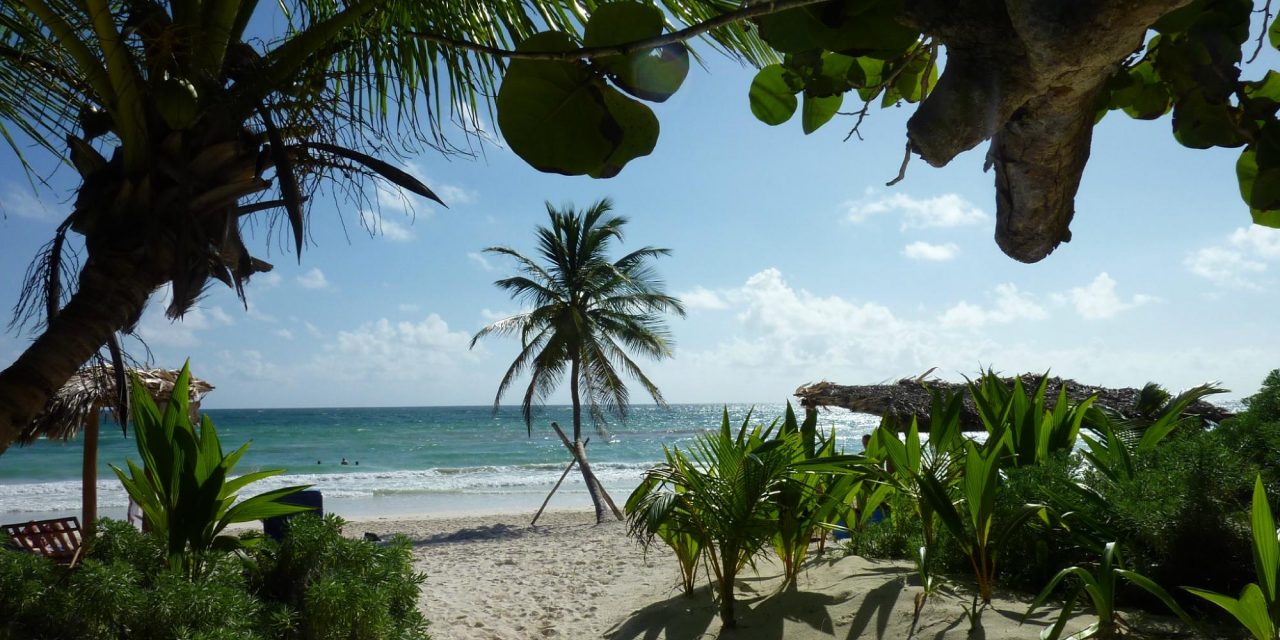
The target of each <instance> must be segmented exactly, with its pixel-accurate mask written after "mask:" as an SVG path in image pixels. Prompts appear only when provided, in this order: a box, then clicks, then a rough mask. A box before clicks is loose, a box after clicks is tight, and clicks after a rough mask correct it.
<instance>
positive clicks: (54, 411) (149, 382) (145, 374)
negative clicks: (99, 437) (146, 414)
mask: <svg viewBox="0 0 1280 640" xmlns="http://www.w3.org/2000/svg"><path fill="white" fill-rule="evenodd" d="M130 371H131V372H133V373H135V374H137V376H138V378H139V379H140V380H141V381H142V384H143V386H145V387H146V388H147V390H148V391H150V392H151V398H152V399H153V400H155V401H156V402H157V404H158V403H161V402H168V400H169V396H170V394H172V393H173V382H174V380H176V379H177V378H178V374H179V373H181V372H180V371H179V370H177V369H130ZM213 388H214V387H213V385H211V384H209V383H208V382H205V381H204V380H201V379H199V378H196V377H194V376H192V378H191V384H190V386H189V387H188V394H189V396H190V397H189V401H190V402H191V405H192V407H198V406H199V404H200V401H201V400H202V399H203V398H204V396H205V394H207V393H209V392H210V391H212V390H213ZM115 399H116V378H115V370H114V369H113V368H112V367H111V366H110V365H102V366H94V367H85V368H83V369H81V370H80V371H78V372H76V374H75V375H74V376H71V379H70V380H67V383H66V384H64V385H62V388H61V389H59V390H58V391H57V392H56V393H54V394H53V397H51V398H49V402H47V403H46V404H45V406H44V411H42V412H40V415H38V416H36V418H35V419H34V420H32V421H31V422H30V424H28V425H27V428H26V429H24V430H23V432H22V434H21V435H20V436H19V438H18V442H19V443H21V444H24V445H26V444H31V443H32V442H35V441H36V440H38V439H40V438H49V439H61V440H70V439H71V438H74V437H75V436H76V435H78V434H79V433H80V431H81V430H82V429H83V428H84V424H85V420H86V419H88V417H89V416H90V415H91V414H92V413H93V412H95V411H101V410H102V409H103V408H104V407H111V406H112V405H113V404H114V402H115ZM117 421H118V422H123V421H122V420H121V419H120V416H117Z"/></svg>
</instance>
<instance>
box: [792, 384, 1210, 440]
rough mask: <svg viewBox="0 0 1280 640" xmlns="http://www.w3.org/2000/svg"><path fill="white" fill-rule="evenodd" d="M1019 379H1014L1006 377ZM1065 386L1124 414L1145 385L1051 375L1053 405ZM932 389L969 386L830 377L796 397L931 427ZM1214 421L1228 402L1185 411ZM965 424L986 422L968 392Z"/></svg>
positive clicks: (1073, 396) (1076, 396) (976, 426)
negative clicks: (832, 380)
mask: <svg viewBox="0 0 1280 640" xmlns="http://www.w3.org/2000/svg"><path fill="white" fill-rule="evenodd" d="M1019 377H1020V378H1021V379H1022V384H1023V385H1024V386H1025V387H1027V388H1029V389H1035V388H1036V387H1037V386H1038V385H1039V383H1040V377H1041V376H1039V375H1035V374H1030V373H1024V374H1022V375H1021V376H1019ZM1003 380H1004V381H1005V382H1006V383H1008V384H1013V378H1004V379H1003ZM1063 387H1065V388H1066V389H1067V399H1068V400H1069V401H1071V402H1072V403H1076V402H1081V401H1083V400H1085V399H1087V398H1089V397H1090V396H1095V395H1096V396H1097V397H1098V399H1097V400H1096V401H1095V403H1094V406H1097V407H1105V408H1109V409H1112V410H1114V411H1117V412H1119V413H1121V414H1129V413H1130V412H1131V411H1132V410H1133V408H1134V406H1135V404H1136V401H1137V399H1138V394H1139V393H1141V390H1140V389H1134V388H1131V387H1125V388H1121V389H1112V388H1108V387H1095V386H1091V385H1087V384H1081V383H1079V382H1076V381H1075V380H1064V379H1062V378H1049V383H1048V385H1047V386H1046V393H1045V396H1046V400H1047V402H1046V404H1047V406H1048V407H1049V408H1052V407H1053V406H1054V404H1055V403H1056V401H1057V399H1058V392H1059V390H1060V389H1062V388H1063ZM928 389H933V390H935V391H945V392H948V393H956V392H958V391H961V390H963V389H965V385H963V384H958V383H954V382H943V381H941V380H924V376H921V377H919V378H903V379H901V380H899V381H897V382H896V383H887V384H873V385H839V384H833V383H830V382H818V383H816V384H808V385H804V386H802V387H800V388H799V389H796V393H795V395H796V397H798V398H800V404H801V405H803V406H805V407H841V408H844V409H848V410H850V411H857V412H859V413H870V414H873V415H878V416H882V417H884V416H889V417H894V418H897V419H898V420H899V421H900V422H901V424H902V428H906V427H907V426H908V425H910V424H911V417H912V416H916V417H917V418H918V421H919V423H920V428H921V429H926V428H928V420H929V410H930V397H929V392H928ZM1184 413H1185V414H1187V415H1194V416H1198V417H1200V418H1202V419H1204V420H1207V421H1210V422H1221V421H1222V420H1223V419H1225V418H1228V417H1230V416H1231V415H1232V413H1231V412H1230V411H1228V410H1226V409H1224V408H1222V407H1219V406H1217V405H1214V404H1210V403H1208V402H1205V401H1203V400H1200V401H1197V402H1196V403H1195V404H1193V405H1191V406H1190V407H1189V408H1188V409H1187V410H1186V411H1185V412H1184ZM960 421H961V428H963V429H964V430H966V431H981V430H982V429H983V426H982V421H981V420H980V419H979V418H978V414H977V411H976V410H975V409H974V407H973V399H972V398H970V397H969V394H967V393H966V394H964V408H963V409H962V410H961V415H960Z"/></svg>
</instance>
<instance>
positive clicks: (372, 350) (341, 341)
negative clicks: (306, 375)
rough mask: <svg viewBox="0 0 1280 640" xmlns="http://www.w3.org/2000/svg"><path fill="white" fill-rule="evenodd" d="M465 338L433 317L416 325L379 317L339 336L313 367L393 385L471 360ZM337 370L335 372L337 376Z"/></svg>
mask: <svg viewBox="0 0 1280 640" xmlns="http://www.w3.org/2000/svg"><path fill="white" fill-rule="evenodd" d="M470 343H471V335H470V334H468V333H466V332H463V331H451V330H450V329H449V324H448V323H447V322H445V321H444V319H443V318H441V317H440V316H439V315H437V314H434V313H432V314H430V315H428V316H427V317H426V318H424V319H423V320H421V321H419V322H408V321H400V322H396V321H392V320H389V319H387V318H381V319H378V320H374V321H372V322H366V323H364V324H362V325H360V326H359V327H357V328H355V329H352V330H348V331H339V332H338V333H337V334H336V336H335V337H334V339H333V341H332V342H331V343H330V344H328V345H325V347H324V353H323V354H321V355H320V356H318V357H317V359H316V362H315V364H316V365H317V367H319V368H320V369H321V370H324V369H332V370H334V371H335V372H336V374H335V375H339V376H342V377H351V378H362V379H369V378H377V379H384V380H398V379H403V378H410V379H411V378H413V377H415V376H438V375H440V373H441V371H440V370H441V369H442V368H450V367H453V366H454V365H457V364H459V363H462V362H470V361H473V360H475V359H476V354H473V353H471V351H470V349H469V347H470ZM339 370H340V371H339Z"/></svg>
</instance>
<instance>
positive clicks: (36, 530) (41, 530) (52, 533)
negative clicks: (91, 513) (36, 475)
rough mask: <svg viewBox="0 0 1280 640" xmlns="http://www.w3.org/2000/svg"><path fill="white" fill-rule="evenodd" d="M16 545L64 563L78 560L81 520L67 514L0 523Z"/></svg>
mask: <svg viewBox="0 0 1280 640" xmlns="http://www.w3.org/2000/svg"><path fill="white" fill-rule="evenodd" d="M3 528H4V532H5V533H6V534H8V535H9V538H10V539H12V540H13V542H14V544H16V545H17V546H18V548H19V549H21V550H23V551H27V552H30V553H34V554H36V555H38V556H44V557H46V558H49V559H50V560H52V561H54V562H56V563H58V564H60V565H64V566H67V567H74V566H75V565H76V563H77V562H79V561H80V552H81V551H82V550H83V549H84V547H83V546H81V544H80V543H81V537H80V521H79V520H78V519H76V518H75V517H74V516H72V517H70V518H54V519H52V520H32V521H31V522H25V523H17V524H6V525H3Z"/></svg>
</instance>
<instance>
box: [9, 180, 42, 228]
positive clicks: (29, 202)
mask: <svg viewBox="0 0 1280 640" xmlns="http://www.w3.org/2000/svg"><path fill="white" fill-rule="evenodd" d="M0 212H3V213H4V214H5V215H11V216H15V217H18V218H27V219H31V220H53V217H54V214H53V211H51V210H50V209H49V208H48V207H46V206H45V204H44V202H42V201H41V200H40V198H38V197H36V194H34V193H32V191H31V187H30V186H21V185H19V184H17V183H15V182H11V181H6V182H5V183H4V187H3V188H2V189H0Z"/></svg>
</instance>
